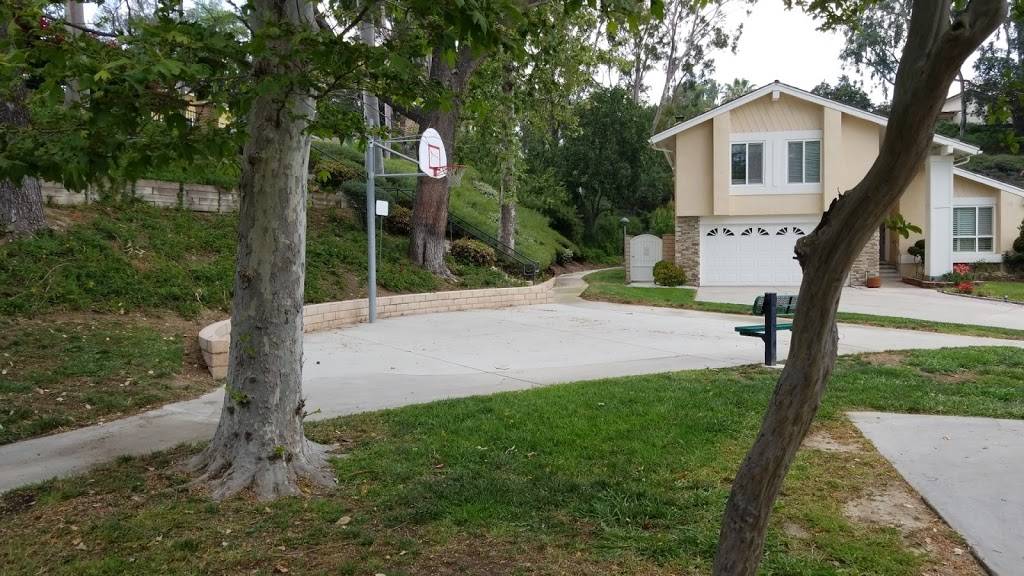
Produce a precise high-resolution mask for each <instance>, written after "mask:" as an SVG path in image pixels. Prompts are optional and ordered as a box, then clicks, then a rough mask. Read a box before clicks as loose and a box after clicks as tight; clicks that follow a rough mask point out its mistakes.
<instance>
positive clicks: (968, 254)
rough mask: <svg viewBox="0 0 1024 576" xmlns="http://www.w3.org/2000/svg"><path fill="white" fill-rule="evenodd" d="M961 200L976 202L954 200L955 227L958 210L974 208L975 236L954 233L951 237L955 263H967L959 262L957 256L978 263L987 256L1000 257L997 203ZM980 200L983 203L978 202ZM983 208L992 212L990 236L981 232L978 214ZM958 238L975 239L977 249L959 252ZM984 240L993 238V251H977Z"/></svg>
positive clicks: (983, 200)
mask: <svg viewBox="0 0 1024 576" xmlns="http://www.w3.org/2000/svg"><path fill="white" fill-rule="evenodd" d="M960 200H965V201H970V200H974V201H975V202H963V203H957V201H956V200H955V199H954V201H953V211H952V216H953V222H954V225H955V222H956V209H957V208H974V234H961V235H959V236H957V235H956V233H955V232H954V233H953V234H952V235H951V236H950V243H951V244H952V245H953V263H956V262H966V260H964V259H960V260H957V256H961V257H962V258H975V260H974V261H977V259H980V258H984V257H987V256H998V255H999V252H998V250H997V248H998V247H999V246H998V245H997V244H996V238H997V236H996V230H997V229H998V228H999V220H998V218H999V214H998V210H996V203H995V202H992V199H991V198H961V199H960ZM979 200H980V201H981V202H977V201H979ZM981 208H989V209H991V210H992V231H991V233H990V234H982V233H981V230H980V226H979V225H978V221H979V220H980V218H979V216H978V212H979V209H981ZM958 238H973V239H974V247H975V249H974V250H970V251H963V250H957V249H956V241H957V239H958ZM982 238H991V239H992V249H991V250H978V249H977V247H978V241H979V240H981V239H982Z"/></svg>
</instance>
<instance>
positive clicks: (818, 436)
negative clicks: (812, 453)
mask: <svg viewBox="0 0 1024 576" xmlns="http://www.w3.org/2000/svg"><path fill="white" fill-rule="evenodd" d="M803 447H804V448H810V449H811V450H821V451H823V452H860V451H861V447H860V446H859V445H858V444H856V443H854V442H852V441H850V440H847V439H840V438H836V437H834V436H833V435H832V434H831V433H829V432H827V431H825V430H818V431H815V432H812V433H810V434H808V435H807V438H804V443H803Z"/></svg>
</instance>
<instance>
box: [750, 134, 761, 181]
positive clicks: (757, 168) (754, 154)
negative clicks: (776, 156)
mask: <svg viewBox="0 0 1024 576" xmlns="http://www.w3.org/2000/svg"><path fill="white" fill-rule="evenodd" d="M747 184H764V144H761V143H760V142H757V143H751V144H747Z"/></svg>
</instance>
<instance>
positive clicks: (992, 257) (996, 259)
mask: <svg viewBox="0 0 1024 576" xmlns="http://www.w3.org/2000/svg"><path fill="white" fill-rule="evenodd" d="M957 256H963V258H957ZM975 262H990V263H992V264H1002V262H1003V255H1002V254H999V253H997V252H953V264H974V263H975Z"/></svg>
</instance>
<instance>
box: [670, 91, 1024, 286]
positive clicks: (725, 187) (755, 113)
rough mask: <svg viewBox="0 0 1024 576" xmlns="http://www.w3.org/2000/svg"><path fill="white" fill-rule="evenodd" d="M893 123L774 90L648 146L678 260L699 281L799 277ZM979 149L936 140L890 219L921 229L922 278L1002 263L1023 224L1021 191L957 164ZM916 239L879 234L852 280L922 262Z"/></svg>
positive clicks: (778, 282)
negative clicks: (799, 246) (660, 165)
mask: <svg viewBox="0 0 1024 576" xmlns="http://www.w3.org/2000/svg"><path fill="white" fill-rule="evenodd" d="M885 126H886V118H884V117H882V116H878V115H876V114H872V113H870V112H865V111H863V110H860V109H857V108H854V107H852V106H848V105H845V104H841V103H839V102H835V101H832V100H829V99H827V98H822V97H821V96H817V95H814V94H811V93H810V92H805V91H803V90H800V89H797V88H794V87H792V86H788V85H786V84H782V83H779V82H775V83H773V84H769V85H767V86H764V87H762V88H759V89H758V90H755V91H753V92H751V93H749V94H746V95H744V96H742V97H740V98H737V99H735V100H732V101H731V102H728V103H726V104H723V105H721V106H719V107H717V108H714V109H712V110H710V111H708V112H706V113H704V114H701V115H700V116H697V117H696V118H692V119H690V120H687V121H686V122H683V123H681V124H678V125H676V126H673V127H672V128H669V129H668V130H665V131H663V132H661V133H659V134H656V135H655V136H653V137H652V138H651V143H652V144H653V145H654V146H655V147H656V148H659V149H661V150H664V151H665V153H666V156H667V157H668V158H669V160H670V162H671V163H672V166H673V171H674V173H675V207H676V230H675V232H676V233H675V260H676V263H678V264H680V265H681V266H682V267H683V268H684V269H685V270H686V273H687V276H688V279H689V280H690V282H691V283H692V284H695V285H705V286H729V285H748V286H785V285H797V284H799V283H800V280H801V270H800V266H799V264H798V263H797V262H796V260H794V259H793V247H794V245H795V243H796V241H797V239H798V238H799V237H801V236H804V235H806V234H809V233H810V232H811V231H812V230H813V229H814V227H815V226H816V225H817V224H818V221H819V220H820V219H821V215H822V213H823V212H824V210H825V209H827V208H828V206H829V203H831V202H832V200H833V199H834V198H836V196H837V195H838V194H839V193H840V192H841V191H845V190H849V189H851V188H852V187H853V186H854V185H855V184H857V182H858V181H860V179H861V178H862V177H863V176H864V174H865V173H866V172H867V170H868V168H870V166H871V164H872V163H873V162H874V160H875V157H876V156H877V155H878V150H879V146H880V143H881V140H882V136H883V134H884V131H885ZM979 152H980V150H979V149H978V148H976V147H974V146H971V145H970V144H967V143H964V142H961V141H959V140H955V139H953V138H947V137H944V136H938V135H936V136H935V139H934V144H933V146H932V149H931V152H930V154H929V156H928V158H927V159H926V161H925V163H924V165H922V166H921V169H920V171H919V172H918V174H917V176H916V177H915V178H914V180H913V182H911V184H910V186H909V187H908V188H907V190H906V192H904V195H903V197H902V198H901V199H900V201H899V204H898V206H895V207H894V208H893V213H896V212H899V213H902V214H903V216H904V217H905V218H907V220H909V221H910V222H911V223H913V224H917V225H918V226H920V227H921V228H922V229H923V230H924V234H923V237H924V238H925V239H926V243H927V250H926V256H925V261H924V274H925V275H927V276H931V277H938V276H941V275H943V274H945V273H946V272H950V271H951V270H952V267H953V264H954V263H959V262H970V263H973V262H978V261H986V262H998V261H1000V260H1001V253H1002V252H1004V251H1006V250H1009V249H1010V246H1011V244H1012V243H1013V239H1014V238H1015V237H1016V236H1017V226H1019V225H1020V223H1021V220H1022V219H1024V190H1021V189H1020V188H1016V187H1014V186H1010V185H1009V184H1004V183H1002V182H998V181H996V180H992V179H991V178H986V177H984V176H980V175H978V174H974V173H971V172H968V171H966V170H963V169H961V168H958V167H957V164H959V163H961V162H962V161H963V160H965V159H966V158H968V157H969V156H971V155H973V154H978V153H979ZM920 238H921V236H920V235H919V236H916V237H915V236H911V237H910V238H909V239H903V238H899V237H897V236H896V235H894V234H892V233H891V232H889V231H887V230H885V229H884V227H883V228H882V229H880V230H879V234H877V235H876V236H875V237H874V238H873V239H872V241H871V242H869V243H868V245H867V246H866V247H865V248H864V251H863V253H862V254H861V255H860V257H859V258H858V259H857V262H856V263H855V265H854V267H853V270H852V271H851V273H850V279H849V281H850V283H851V284H858V285H859V284H864V283H865V281H866V279H867V278H868V277H869V276H874V275H876V274H878V268H879V262H880V261H881V262H887V263H891V264H894V265H902V266H903V267H904V270H903V272H904V273H909V272H910V271H911V270H912V269H913V268H914V266H915V264H914V258H913V257H912V256H910V255H909V254H907V248H908V247H909V246H911V245H912V244H913V243H914V242H915V241H917V240H918V239H920Z"/></svg>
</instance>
